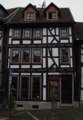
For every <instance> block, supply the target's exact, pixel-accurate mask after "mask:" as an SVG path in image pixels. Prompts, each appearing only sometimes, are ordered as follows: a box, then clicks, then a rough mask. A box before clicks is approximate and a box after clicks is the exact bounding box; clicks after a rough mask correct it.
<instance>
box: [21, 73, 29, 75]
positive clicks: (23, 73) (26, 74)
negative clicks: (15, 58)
mask: <svg viewBox="0 0 83 120" xmlns="http://www.w3.org/2000/svg"><path fill="white" fill-rule="evenodd" d="M21 75H30V73H21Z"/></svg>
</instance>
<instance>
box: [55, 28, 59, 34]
mask: <svg viewBox="0 0 83 120" xmlns="http://www.w3.org/2000/svg"><path fill="white" fill-rule="evenodd" d="M56 35H59V28H58V27H56Z"/></svg>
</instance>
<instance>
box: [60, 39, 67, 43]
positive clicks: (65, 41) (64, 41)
mask: <svg viewBox="0 0 83 120" xmlns="http://www.w3.org/2000/svg"><path fill="white" fill-rule="evenodd" d="M60 43H68V40H60Z"/></svg>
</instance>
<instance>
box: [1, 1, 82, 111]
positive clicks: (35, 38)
mask: <svg viewBox="0 0 83 120" xmlns="http://www.w3.org/2000/svg"><path fill="white" fill-rule="evenodd" d="M5 25H6V27H7V37H6V38H4V44H5V43H6V45H5V46H6V53H5V54H6V56H5V72H4V73H3V75H4V76H5V78H6V79H9V70H10V69H12V85H11V92H12V94H13V96H14V97H15V100H16V103H17V105H16V109H19V108H20V107H22V108H23V109H33V108H39V109H47V108H51V96H52V94H53V92H52V89H53V88H54V87H56V88H57V91H58V92H57V106H58V107H60V106H65V105H66V106H72V107H78V106H79V101H80V97H79V92H78V91H79V86H78V83H79V75H78V72H77V69H78V67H77V66H76V63H77V62H78V61H77V62H76V39H75V33H74V32H75V31H74V26H75V21H74V19H73V17H72V14H71V12H70V10H69V8H59V7H57V6H56V5H55V4H54V3H50V4H49V5H48V6H47V7H46V8H37V7H36V6H33V5H32V4H28V5H27V6H26V7H25V8H17V12H16V13H15V14H14V15H13V17H11V19H10V20H9V21H8V22H7V23H6V24H5ZM6 85H7V86H6V87H5V89H6V90H7V89H8V81H6Z"/></svg>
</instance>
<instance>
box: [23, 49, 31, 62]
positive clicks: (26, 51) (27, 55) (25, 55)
mask: <svg viewBox="0 0 83 120" xmlns="http://www.w3.org/2000/svg"><path fill="white" fill-rule="evenodd" d="M29 60H30V50H29V49H23V60H22V62H29Z"/></svg>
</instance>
